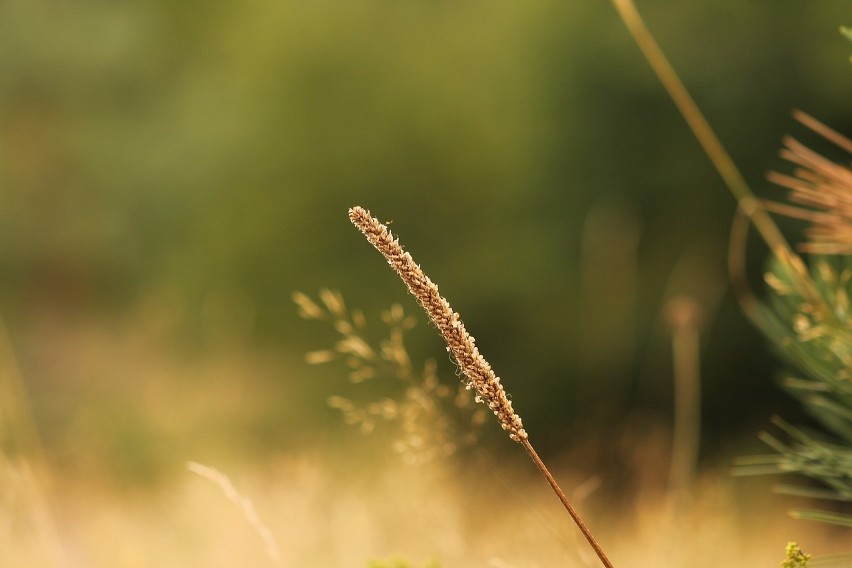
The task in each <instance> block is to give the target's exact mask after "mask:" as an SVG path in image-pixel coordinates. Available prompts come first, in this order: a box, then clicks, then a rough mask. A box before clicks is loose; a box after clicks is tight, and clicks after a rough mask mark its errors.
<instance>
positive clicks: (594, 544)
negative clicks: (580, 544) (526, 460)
mask: <svg viewBox="0 0 852 568" xmlns="http://www.w3.org/2000/svg"><path fill="white" fill-rule="evenodd" d="M520 443H521V445H522V446H523V447H524V449H525V450H526V451H527V453H528V454H529V455H530V457H531V458H532V461H533V462H534V463H535V465H536V466H537V467H538V469H539V471H540V472H541V474H542V475H543V476H544V477H545V479H547V482H548V483H549V484H550V487H551V488H553V492H554V493H556V496H557V497H559V500H560V501H562V505H564V506H565V510H566V511H568V514H569V515H571V518H572V519H574V523H575V524H576V525H577V527H578V528H579V529H580V532H582V533H583V536H584V537H586V540H587V541H589V545H591V547H592V548H593V549H594V551H595V554H597V555H598V558H600V560H601V563H602V564H603V565H604V566H606V568H613V566H612V563H611V562H610V561H609V559H608V558H607V557H606V554H604V551H603V549H602V548H601V545H600V544H598V541H597V540H595V537H594V536H592V532H591V531H590V530H589V527H587V526H586V523H584V522H583V519H581V518H580V515H579V514H578V513H577V511H575V510H574V507H572V506H571V503H569V502H568V497H566V496H565V493H564V492H563V491H562V488H560V487H559V484H558V483H557V482H556V479H555V478H554V477H553V475H551V473H550V470H549V469H547V466H546V465H544V462H543V461H541V458H540V457H538V454H537V453H536V451H535V449H534V448H533V447H532V444H530V441H529V439H528V438H524V439H522V440H520Z"/></svg>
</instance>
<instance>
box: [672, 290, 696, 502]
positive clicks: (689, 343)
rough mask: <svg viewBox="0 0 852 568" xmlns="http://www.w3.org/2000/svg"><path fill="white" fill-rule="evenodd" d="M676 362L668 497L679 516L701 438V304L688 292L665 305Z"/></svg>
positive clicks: (692, 473)
mask: <svg viewBox="0 0 852 568" xmlns="http://www.w3.org/2000/svg"><path fill="white" fill-rule="evenodd" d="M666 316H667V320H668V324H669V327H670V329H671V333H672V356H673V362H674V429H673V436H672V454H671V464H670V469H669V499H670V505H671V509H672V510H673V513H674V514H675V515H676V516H677V515H678V514H681V513H682V512H683V511H684V510H685V509H686V507H687V506H688V505H689V501H690V500H691V489H692V484H693V481H694V479H695V470H696V467H697V463H698V450H699V445H700V440H701V374H700V373H701V372H700V348H699V329H700V325H701V308H700V307H699V306H698V302H696V301H695V300H694V299H692V298H690V297H688V296H676V297H674V298H672V299H671V300H669V302H668V304H667V306H666Z"/></svg>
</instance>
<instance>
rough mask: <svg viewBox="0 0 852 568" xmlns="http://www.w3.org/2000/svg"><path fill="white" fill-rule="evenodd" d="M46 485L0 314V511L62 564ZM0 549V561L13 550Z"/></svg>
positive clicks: (28, 540) (40, 452)
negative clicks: (24, 527) (24, 525)
mask: <svg viewBox="0 0 852 568" xmlns="http://www.w3.org/2000/svg"><path fill="white" fill-rule="evenodd" d="M49 488H50V478H49V471H48V468H47V461H46V459H45V453H44V446H43V444H42V441H41V436H40V435H39V433H38V428H37V426H36V422H35V418H34V417H33V413H32V405H31V404H30V399H29V396H28V395H27V389H26V386H25V384H24V380H23V377H22V375H21V371H20V367H19V366H18V362H17V357H16V356H15V350H14V348H13V347H12V341H11V338H10V336H9V332H8V329H7V328H6V324H5V321H4V320H3V318H2V317H0V515H10V517H11V519H10V520H14V521H16V522H22V521H23V522H24V523H25V524H26V526H28V528H29V529H30V530H29V531H28V534H27V538H26V539H25V540H26V545H35V546H36V548H37V549H38V551H39V554H40V555H44V556H45V557H47V558H50V564H53V565H61V563H60V557H61V543H60V539H59V533H58V531H57V527H56V520H55V518H54V514H53V510H52V508H51V505H50V503H51V500H50V495H49V494H50V490H49ZM4 509H5V510H4ZM21 514H23V515H25V517H21V516H19V515H21ZM2 536H6V537H7V538H9V539H10V540H12V539H15V538H16V537H14V536H13V535H12V534H9V535H0V537H2ZM0 542H2V541H0ZM9 544H10V545H11V544H13V543H12V542H10V543H9ZM18 544H19V545H20V544H21V543H20V542H18ZM5 548H6V547H5V546H3V545H2V544H0V564H3V558H4V554H6V553H12V552H13V550H2V549H5ZM12 548H15V547H12Z"/></svg>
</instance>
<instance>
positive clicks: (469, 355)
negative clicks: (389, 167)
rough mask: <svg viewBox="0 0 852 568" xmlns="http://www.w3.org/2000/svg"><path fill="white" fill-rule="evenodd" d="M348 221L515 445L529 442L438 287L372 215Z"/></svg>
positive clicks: (354, 212)
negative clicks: (397, 278) (418, 309)
mask: <svg viewBox="0 0 852 568" xmlns="http://www.w3.org/2000/svg"><path fill="white" fill-rule="evenodd" d="M349 220H350V221H352V224H353V225H355V226H356V227H357V228H358V230H359V231H361V233H363V234H364V236H365V237H366V238H367V240H368V241H369V242H370V244H372V245H373V246H374V247H375V248H376V250H378V251H379V252H380V253H382V255H383V256H384V257H385V259H386V260H387V261H388V264H389V265H390V266H391V267H392V268H393V269H394V270H395V271H396V273H397V274H399V276H400V278H402V281H403V282H404V283H405V285H406V286H407V287H408V290H409V291H410V292H411V293H412V294H413V295H414V297H415V298H416V299H417V301H418V303H419V304H420V306H421V307H422V308H423V309H424V310H425V311H426V313H427V314H428V315H429V319H431V320H432V322H433V323H434V324H435V326H436V327H437V328H438V331H439V332H440V333H441V336H442V337H443V338H444V341H446V342H447V346H448V350H449V351H450V353H452V354H453V358H454V359H455V360H456V362H457V363H458V365H459V368H460V369H461V370H462V372H463V373H464V375H465V377H467V382H468V384H469V385H470V386H472V387H473V388H474V389H475V390H476V392H477V394H478V395H479V397H481V399H482V402H483V403H484V404H486V405H487V406H488V407H489V408H490V409H491V410H492V411H493V412H494V414H495V415H496V416H497V418H498V419H499V420H500V423H501V425H502V427H503V429H504V430H506V431H508V432H509V437H510V438H511V439H512V440H514V441H516V442H520V441H522V440H526V439H527V433H526V431H525V430H524V427H523V423H522V422H521V418H520V416H518V415H517V414H516V413H515V411H514V410H513V409H512V404H511V403H510V402H509V399H508V397H507V396H506V391H505V390H504V389H503V385H501V384H500V381H499V380H498V379H497V376H496V375H495V374H494V371H493V370H492V369H491V365H489V364H488V362H487V361H486V360H485V359H484V358H483V357H482V355H480V353H479V350H478V349H477V347H476V345H475V344H474V342H473V339H472V338H471V336H470V335H469V334H468V333H467V331H466V329H465V327H464V323H462V321H461V318H460V317H459V315H458V314H457V313H456V312H454V311H453V309H452V308H451V307H450V304H449V302H447V300H446V299H444V297H442V296H441V294H440V293H439V292H438V287H437V286H436V285H435V284H434V283H433V282H432V281H431V280H430V279H429V277H428V276H426V274H424V273H423V271H422V270H421V269H420V266H419V265H418V264H417V263H415V262H414V259H412V258H411V255H410V254H409V253H407V252H405V251H404V250H403V248H402V246H401V245H400V244H399V240H398V239H396V238H394V237H393V235H391V232H390V231H389V230H388V228H387V227H386V226H384V225H383V224H382V223H381V222H380V221H379V220H378V219H376V218H375V217H373V216H372V215H370V213H369V211H367V210H365V209H363V208H361V207H353V208H352V209H350V210H349Z"/></svg>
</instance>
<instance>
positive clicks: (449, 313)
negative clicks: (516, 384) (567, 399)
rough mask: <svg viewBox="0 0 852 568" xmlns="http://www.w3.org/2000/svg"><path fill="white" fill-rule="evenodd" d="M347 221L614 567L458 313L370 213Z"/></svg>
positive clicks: (358, 211)
mask: <svg viewBox="0 0 852 568" xmlns="http://www.w3.org/2000/svg"><path fill="white" fill-rule="evenodd" d="M349 220H350V221H352V224H353V225H355V226H356V227H357V228H358V230H359V231H361V232H362V233H363V234H364V236H365V237H367V240H368V241H370V244H372V245H373V246H374V247H375V248H376V250H378V251H379V252H380V253H382V255H383V256H384V257H385V259H387V261H388V264H390V266H391V268H393V269H394V270H395V271H396V273H397V274H399V277H400V278H402V281H403V282H405V285H406V286H407V287H408V290H409V292H411V293H412V294H413V295H414V297H415V298H417V302H418V303H419V304H420V306H421V307H422V308H423V309H424V310H425V311H426V314H427V315H428V316H429V319H431V320H432V323H434V324H435V326H436V327H437V328H438V331H439V332H440V333H441V336H442V337H443V338H444V341H446V343H447V351H449V352H450V353H451V354H452V355H453V358H454V359H455V360H456V362H457V363H458V366H459V368H460V369H461V371H462V372H463V373H464V376H465V378H466V381H467V387H468V388H472V389H474V390H475V391H476V401H477V402H481V403H483V404H485V405H487V406H488V408H490V409H491V411H492V412H494V415H495V416H496V417H497V419H498V420H499V421H500V425H501V426H502V428H503V430H506V431H507V432H508V433H509V437H510V438H511V439H512V440H514V441H515V442H518V443H520V444H521V445H523V446H524V449H526V451H527V453H528V454H529V455H530V457H531V458H532V460H533V462H535V464H536V466H537V467H538V469H539V470H540V471H541V473H542V475H544V477H545V478H546V479H547V481H548V483H549V484H550V486H551V487H552V488H553V491H554V492H555V493H556V495H557V497H559V500H560V501H561V502H562V504H563V506H564V507H565V509H566V510H567V511H568V514H570V515H571V518H572V519H573V520H574V522H575V523H576V524H577V527H579V529H580V531H582V533H583V536H585V537H586V540H588V541H589V544H590V545H591V547H592V548H593V549H594V551H595V553H596V554H597V555H598V558H600V560H601V562H602V563H603V565H604V566H606V567H607V568H612V564H611V563H610V561H609V560H608V559H607V557H606V555H605V554H604V552H603V550H602V549H601V547H600V545H599V544H598V542H597V541H596V540H595V538H594V537H593V536H592V533H591V532H590V531H589V529H588V527H586V524H585V523H584V522H583V520H582V519H581V518H580V516H579V515H578V514H577V512H576V511H575V510H574V508H573V507H572V506H571V504H570V503H569V502H568V498H567V497H566V496H565V493H563V492H562V489H560V487H559V485H558V484H557V483H556V480H555V479H554V478H553V476H552V475H551V474H550V471H549V470H548V469H547V467H546V466H545V465H544V462H542V460H541V458H540V457H539V456H538V454H537V453H536V451H535V450H534V449H533V447H532V445H531V444H530V441H529V437H528V436H527V432H526V430H524V426H523V423H522V422H521V417H520V416H518V414H517V413H516V412H515V410H514V409H513V408H512V402H511V401H510V400H509V398H508V397H507V396H506V391H505V389H504V388H503V385H502V384H501V383H500V378H499V377H498V376H497V375H496V374H495V373H494V371H493V370H492V369H491V365H489V364H488V361H486V360H485V358H483V357H482V355H480V353H479V349H477V347H476V344H475V343H474V339H473V337H472V336H471V335H470V334H469V333H468V332H467V330H466V329H465V326H464V324H463V323H462V321H461V318H460V317H459V314H458V313H456V312H455V311H453V309H452V308H451V307H450V304H449V302H447V300H446V299H444V297H443V296H441V294H440V293H439V292H438V287H437V286H436V285H435V284H434V283H433V282H432V281H431V280H430V279H429V277H428V276H426V274H424V273H423V271H422V270H421V269H420V266H419V265H418V264H417V263H415V262H414V259H413V258H412V257H411V255H410V254H409V253H407V252H405V251H404V250H403V248H402V245H400V244H399V240H398V239H396V238H394V237H393V235H392V234H391V232H390V231H389V230H388V228H387V227H386V226H384V225H383V224H382V223H381V222H379V220H378V219H376V218H375V217H373V216H372V215H370V212H369V211H367V210H366V209H363V208H361V207H353V208H352V209H350V210H349Z"/></svg>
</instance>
